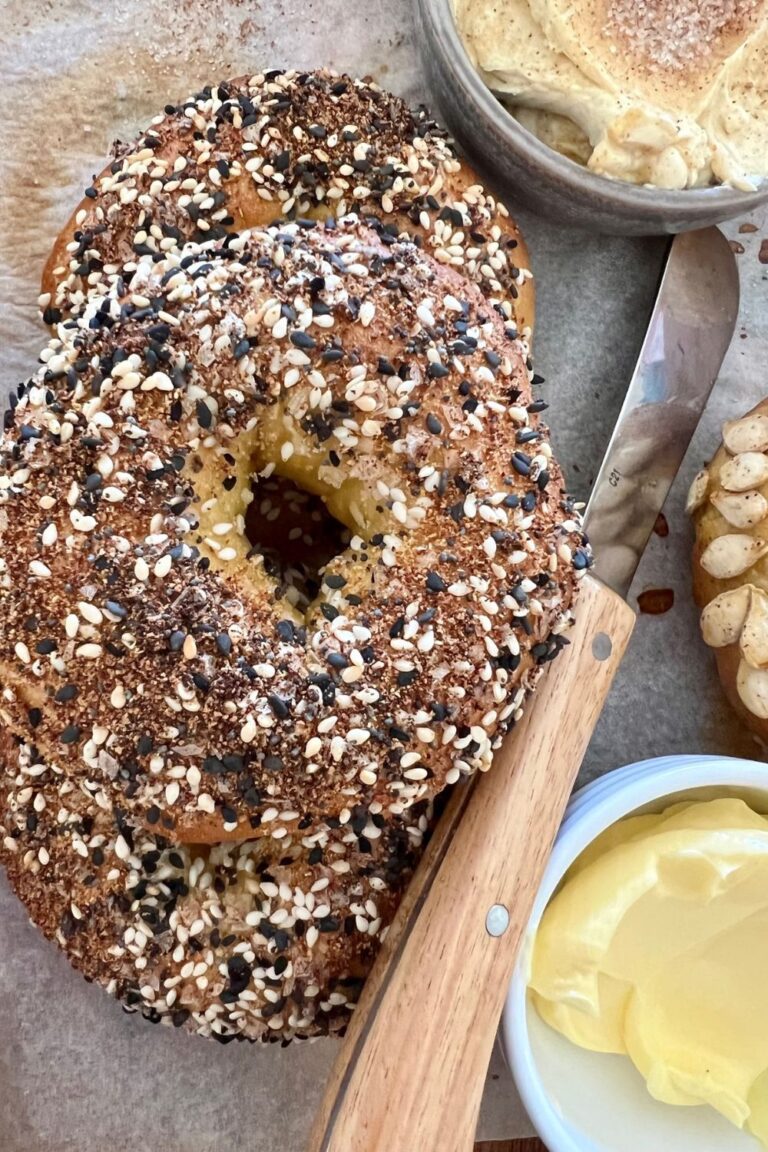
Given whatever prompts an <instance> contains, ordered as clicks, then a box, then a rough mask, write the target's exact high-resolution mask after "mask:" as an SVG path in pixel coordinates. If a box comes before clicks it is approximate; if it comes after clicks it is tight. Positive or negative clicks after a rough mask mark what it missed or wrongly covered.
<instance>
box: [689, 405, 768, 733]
mask: <svg viewBox="0 0 768 1152" xmlns="http://www.w3.org/2000/svg"><path fill="white" fill-rule="evenodd" d="M688 511H689V512H690V514H691V515H692V516H693V521H694V525H695V528H696V544H695V547H694V564H693V588H694V595H695V597H696V602H697V604H698V605H699V606H700V607H701V608H702V613H701V631H702V635H703V637H704V641H705V643H707V644H708V645H709V646H710V647H711V648H714V650H715V656H716V659H717V668H718V672H719V673H720V679H721V681H722V684H723V687H724V689H725V692H726V695H727V697H728V699H729V700H730V702H731V704H732V705H733V707H734V708H735V709H736V710H737V712H738V713H739V714H740V715H741V716H742V718H743V719H744V720H745V721H746V723H747V725H748V727H749V728H751V729H752V731H753V732H755V733H757V735H758V736H760V737H762V738H763V739H764V740H768V559H767V558H768V400H763V401H762V402H761V403H760V404H758V405H757V407H756V408H753V409H752V411H751V412H749V413H748V414H747V415H746V416H744V417H742V418H741V419H739V420H731V421H729V422H728V423H727V424H726V425H725V426H724V428H723V443H722V445H721V447H720V448H719V449H718V451H717V453H716V455H715V457H714V459H713V460H712V462H711V464H709V465H708V467H707V468H705V469H702V471H701V472H699V473H698V475H697V476H696V477H695V479H694V481H693V483H692V485H691V489H690V492H689V495H688Z"/></svg>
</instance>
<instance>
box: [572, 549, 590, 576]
mask: <svg viewBox="0 0 768 1152" xmlns="http://www.w3.org/2000/svg"><path fill="white" fill-rule="evenodd" d="M589 565H590V558H589V553H588V552H585V551H584V549H583V548H577V549H576V551H575V552H574V554H573V566H574V568H575V569H576V570H577V572H578V571H581V569H583V568H589Z"/></svg>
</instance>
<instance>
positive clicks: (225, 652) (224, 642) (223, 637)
mask: <svg viewBox="0 0 768 1152" xmlns="http://www.w3.org/2000/svg"><path fill="white" fill-rule="evenodd" d="M216 647H217V648H218V650H219V652H221V654H222V656H229V654H230V652H231V651H232V640H231V639H230V637H229V636H228V635H227V633H226V632H219V634H218V636H217V637H216Z"/></svg>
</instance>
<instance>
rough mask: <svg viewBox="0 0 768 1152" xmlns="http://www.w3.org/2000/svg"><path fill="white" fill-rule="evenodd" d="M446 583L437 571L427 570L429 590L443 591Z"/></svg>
mask: <svg viewBox="0 0 768 1152" xmlns="http://www.w3.org/2000/svg"><path fill="white" fill-rule="evenodd" d="M447 587H448V585H447V584H446V582H445V580H443V578H442V577H441V576H439V575H438V574H437V572H427V588H428V589H429V591H430V592H445V590H446V588H447Z"/></svg>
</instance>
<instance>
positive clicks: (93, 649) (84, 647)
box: [75, 644, 103, 660]
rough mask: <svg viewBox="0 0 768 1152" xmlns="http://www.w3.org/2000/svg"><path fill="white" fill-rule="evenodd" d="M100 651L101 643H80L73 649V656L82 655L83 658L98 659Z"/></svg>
mask: <svg viewBox="0 0 768 1152" xmlns="http://www.w3.org/2000/svg"><path fill="white" fill-rule="evenodd" d="M102 651H103V649H102V647H101V644H81V645H80V647H79V648H76V649H75V656H82V658H83V660H98V659H99V657H100V656H101V653H102Z"/></svg>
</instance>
